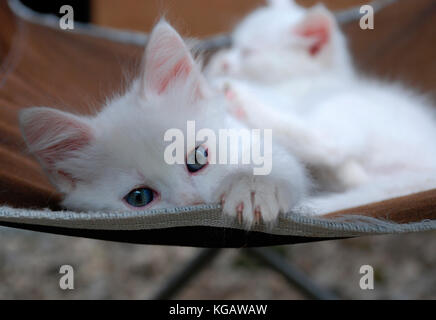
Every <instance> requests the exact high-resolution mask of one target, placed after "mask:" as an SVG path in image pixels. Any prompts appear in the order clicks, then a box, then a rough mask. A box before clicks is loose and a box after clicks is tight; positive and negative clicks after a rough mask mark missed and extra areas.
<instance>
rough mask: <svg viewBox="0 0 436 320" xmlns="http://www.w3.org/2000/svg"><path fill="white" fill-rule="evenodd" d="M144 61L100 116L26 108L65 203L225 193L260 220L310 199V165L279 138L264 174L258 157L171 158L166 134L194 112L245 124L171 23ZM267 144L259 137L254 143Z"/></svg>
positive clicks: (208, 120) (203, 121)
mask: <svg viewBox="0 0 436 320" xmlns="http://www.w3.org/2000/svg"><path fill="white" fill-rule="evenodd" d="M143 67H144V72H142V75H141V76H140V78H139V79H138V80H136V81H134V82H133V84H132V86H131V88H130V89H129V90H128V91H127V92H126V93H125V94H123V95H122V96H119V97H118V98H115V99H113V100H111V101H109V102H108V103H107V105H106V106H104V107H103V109H102V111H101V112H100V113H99V114H97V115H96V116H95V117H84V116H77V115H72V114H69V113H66V112H62V111H59V110H55V109H50V108H44V107H40V108H30V109H26V110H23V111H22V112H21V114H20V124H21V129H22V133H23V136H24V138H25V140H26V142H27V144H28V147H29V150H30V152H31V153H33V154H34V155H35V156H36V157H37V159H38V160H39V162H40V163H41V165H42V167H43V168H44V170H45V172H46V173H47V175H48V177H49V178H50V180H51V181H52V183H53V184H54V185H55V186H56V187H57V188H58V190H59V191H60V192H62V193H63V194H64V195H65V198H64V201H63V205H64V206H65V207H67V208H70V209H75V210H144V209H149V208H168V207H174V206H183V205H194V204H198V203H213V202H219V201H221V200H224V205H223V211H224V213H225V214H227V215H228V216H230V217H234V218H235V217H237V218H238V219H239V220H243V223H244V225H245V226H247V227H250V226H252V225H253V224H254V223H256V222H258V221H259V220H260V219H262V220H263V221H264V222H266V223H273V222H274V221H275V220H276V219H277V216H278V214H279V212H288V211H289V210H290V209H291V208H292V207H293V206H295V205H296V204H297V203H298V202H299V201H300V200H301V198H302V197H303V195H304V194H305V191H306V189H307V185H308V181H307V177H306V175H305V172H304V169H303V167H302V166H301V165H300V164H299V162H298V161H297V160H296V159H295V158H294V157H293V156H292V155H291V154H290V153H289V152H286V151H284V150H283V149H281V147H280V146H278V145H274V146H273V151H272V153H273V154H272V160H273V163H272V172H271V173H270V174H269V175H266V176H254V175H253V170H252V169H253V166H254V165H252V164H250V165H220V164H208V163H205V164H201V163H198V162H197V163H195V164H194V165H193V166H192V165H188V164H183V165H178V164H174V165H170V164H167V163H166V162H165V161H164V151H165V148H166V146H167V145H168V144H167V143H164V134H165V132H166V131H167V130H168V129H170V128H178V129H180V130H182V131H185V128H186V123H187V121H188V120H194V121H195V123H196V127H197V128H209V129H211V130H214V131H215V132H216V131H218V130H219V129H226V128H234V129H239V128H245V126H244V125H242V124H241V123H240V122H238V121H235V120H234V119H233V118H232V117H229V116H228V115H227V113H226V112H225V109H226V108H227V104H228V100H227V99H225V97H224V95H223V94H222V93H220V92H214V91H213V90H212V89H210V88H209V86H208V84H207V83H206V81H205V79H204V78H203V76H202V75H201V73H200V72H199V70H200V68H199V66H198V65H197V64H196V63H195V62H194V60H193V58H192V56H191V54H190V52H189V50H188V49H187V47H186V45H185V44H184V42H183V40H182V39H181V37H180V36H179V35H178V34H177V32H176V31H175V30H174V29H172V28H171V27H170V26H169V25H168V24H167V23H166V22H160V23H159V24H158V25H157V26H156V27H155V28H154V30H153V32H152V33H151V36H150V40H149V43H148V45H147V48H146V53H145V58H144V60H143ZM217 136H218V134H217ZM210 143H211V142H210V141H206V142H204V143H203V144H200V145H197V146H196V148H195V150H189V151H188V154H186V158H190V157H191V158H192V152H194V153H195V157H194V158H195V159H197V156H200V157H204V158H210V157H212V156H215V155H213V154H212V150H213V149H214V148H212V147H211V146H210V145H209V144H210ZM262 143H263V141H261V140H256V141H252V145H253V147H255V146H259V145H261V144H262ZM238 152H239V154H240V155H243V154H244V153H247V152H249V151H248V150H245V149H242V150H239V151H238Z"/></svg>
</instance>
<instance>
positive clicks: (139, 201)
mask: <svg viewBox="0 0 436 320" xmlns="http://www.w3.org/2000/svg"><path fill="white" fill-rule="evenodd" d="M157 198H158V197H157V193H156V192H155V191H154V190H152V189H150V188H147V187H141V188H137V189H134V190H132V191H130V192H129V193H128V194H127V195H126V196H125V197H124V201H125V202H126V203H127V204H128V205H130V206H132V207H135V208H143V207H145V206H147V205H148V204H150V203H151V202H153V201H154V200H155V199H157Z"/></svg>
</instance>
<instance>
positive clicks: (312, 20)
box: [294, 4, 338, 56]
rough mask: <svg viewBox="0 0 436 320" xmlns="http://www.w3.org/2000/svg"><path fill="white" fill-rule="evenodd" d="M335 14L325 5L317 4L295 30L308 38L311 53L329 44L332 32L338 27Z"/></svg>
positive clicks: (318, 51)
mask: <svg viewBox="0 0 436 320" xmlns="http://www.w3.org/2000/svg"><path fill="white" fill-rule="evenodd" d="M337 27H338V26H337V23H336V20H335V17H334V16H333V14H332V13H331V12H330V11H329V10H328V9H327V8H326V7H325V6H324V5H321V4H319V5H316V6H315V7H313V8H311V9H309V10H308V11H307V13H306V16H305V17H304V18H303V21H301V22H300V23H299V24H298V25H297V26H296V28H295V29H294V31H295V32H296V33H297V35H299V36H301V37H304V38H305V39H307V40H308V41H307V44H308V45H307V49H308V51H309V53H310V54H311V55H314V56H315V55H317V54H319V53H321V52H322V51H323V49H324V48H325V47H326V46H328V45H329V43H330V41H331V37H332V33H333V32H334V30H335V28H337Z"/></svg>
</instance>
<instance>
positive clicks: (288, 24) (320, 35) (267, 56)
mask: <svg viewBox="0 0 436 320" xmlns="http://www.w3.org/2000/svg"><path fill="white" fill-rule="evenodd" d="M326 12H328V11H327V9H325V7H323V6H322V5H318V6H315V7H313V8H310V9H306V8H303V7H300V6H299V5H297V4H296V3H294V1H292V0H270V1H268V5H267V6H264V7H261V8H258V9H256V10H255V11H253V12H251V13H250V14H249V15H248V16H246V17H245V18H244V19H243V20H242V21H241V22H240V23H239V24H238V25H237V26H236V28H235V30H234V31H233V32H232V35H231V37H232V46H231V47H230V48H229V49H225V50H222V51H220V52H218V53H217V54H216V55H214V56H213V57H212V58H211V60H210V62H209V64H208V66H207V68H206V74H207V75H208V76H209V77H219V76H230V77H232V78H235V79H239V80H249V81H250V82H257V83H259V84H267V85H276V84H279V83H280V82H282V81H285V82H286V83H287V85H289V82H290V81H293V80H294V79H297V80H298V81H301V79H307V80H308V81H310V80H313V77H314V76H319V75H324V74H325V73H326V72H327V73H329V74H330V73H334V74H338V73H341V74H349V73H352V72H353V68H352V66H351V58H350V56H349V53H348V51H347V50H338V48H344V47H345V46H346V40H345V37H344V36H343V35H342V33H341V32H339V27H338V26H337V25H336V23H335V18H334V16H333V15H330V14H326Z"/></svg>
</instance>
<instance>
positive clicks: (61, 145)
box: [26, 117, 92, 169]
mask: <svg viewBox="0 0 436 320" xmlns="http://www.w3.org/2000/svg"><path fill="white" fill-rule="evenodd" d="M35 121H37V119H35ZM28 125H29V130H27V132H26V138H27V141H28V143H29V145H30V147H31V149H33V147H34V146H36V145H38V147H37V150H34V153H35V155H36V156H38V157H39V158H40V159H41V160H42V161H43V162H44V164H45V165H46V166H47V167H48V169H50V167H52V166H54V164H55V163H56V162H58V161H60V160H64V159H66V158H67V157H68V154H69V152H72V151H77V150H80V149H82V148H83V147H85V146H86V145H88V144H89V143H90V141H91V138H92V134H91V131H90V129H89V128H88V126H86V125H85V124H82V123H80V122H78V121H75V120H70V119H66V118H64V117H59V118H52V119H50V120H48V121H46V122H45V123H44V125H42V126H41V123H39V125H38V124H37V125H32V123H29V124H28ZM57 135H64V136H65V138H63V139H60V140H59V141H58V142H55V143H51V142H50V140H52V141H56V138H57V137H56V136H57ZM44 142H46V144H47V145H46V146H44Z"/></svg>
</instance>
